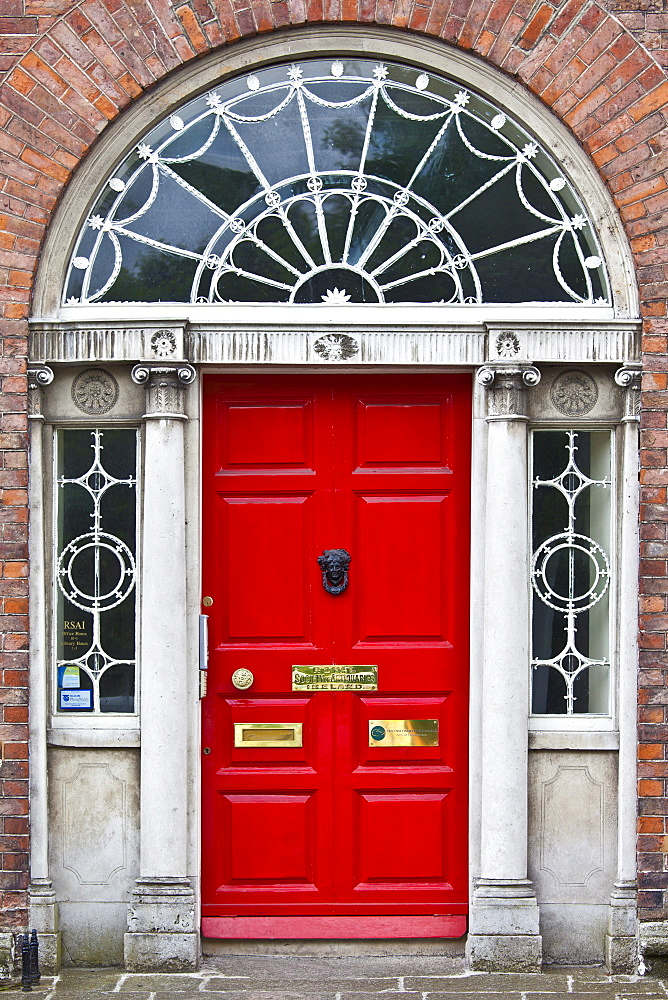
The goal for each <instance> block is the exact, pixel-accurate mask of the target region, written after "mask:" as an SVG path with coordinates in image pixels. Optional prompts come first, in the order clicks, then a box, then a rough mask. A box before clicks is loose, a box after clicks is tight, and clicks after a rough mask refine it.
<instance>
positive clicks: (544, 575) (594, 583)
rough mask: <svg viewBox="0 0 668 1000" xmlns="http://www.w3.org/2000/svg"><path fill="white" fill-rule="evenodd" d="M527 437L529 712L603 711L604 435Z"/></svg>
mask: <svg viewBox="0 0 668 1000" xmlns="http://www.w3.org/2000/svg"><path fill="white" fill-rule="evenodd" d="M532 440H533V448H532V512H531V513H532V517H531V526H532V532H531V534H532V547H533V559H532V567H531V582H532V587H533V614H532V712H533V713H534V714H538V715H574V714H589V715H607V714H609V713H610V639H609V633H610V609H609V603H610V575H611V571H610V559H609V556H608V553H609V552H610V524H611V463H610V459H611V439H610V434H609V432H607V431H572V430H570V431H552V430H550V431H534V433H533V436H532Z"/></svg>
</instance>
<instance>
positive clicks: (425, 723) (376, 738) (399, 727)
mask: <svg viewBox="0 0 668 1000" xmlns="http://www.w3.org/2000/svg"><path fill="white" fill-rule="evenodd" d="M369 746H370V747H437V746H438V719H370V720H369Z"/></svg>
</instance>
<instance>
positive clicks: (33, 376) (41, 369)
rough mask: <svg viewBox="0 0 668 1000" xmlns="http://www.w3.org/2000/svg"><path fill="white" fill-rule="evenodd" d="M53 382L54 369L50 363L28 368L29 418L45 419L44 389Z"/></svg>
mask: <svg viewBox="0 0 668 1000" xmlns="http://www.w3.org/2000/svg"><path fill="white" fill-rule="evenodd" d="M52 382H53V369H51V368H49V367H48V365H31V366H30V367H29V368H28V419H29V420H43V419H44V417H43V415H42V390H43V388H44V386H46V385H51V383H52Z"/></svg>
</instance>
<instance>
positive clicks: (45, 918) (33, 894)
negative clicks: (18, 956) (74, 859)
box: [28, 878, 60, 975]
mask: <svg viewBox="0 0 668 1000" xmlns="http://www.w3.org/2000/svg"><path fill="white" fill-rule="evenodd" d="M28 905H29V907H30V918H29V920H30V929H31V930H32V928H33V927H34V929H35V930H36V931H37V939H38V942H39V967H40V971H42V972H44V973H46V974H47V975H54V974H55V973H56V972H58V970H59V969H60V926H59V917H58V903H57V902H56V894H55V892H54V891H53V885H52V884H51V880H50V879H46V878H37V879H33V881H32V882H31V883H30V886H29V889H28Z"/></svg>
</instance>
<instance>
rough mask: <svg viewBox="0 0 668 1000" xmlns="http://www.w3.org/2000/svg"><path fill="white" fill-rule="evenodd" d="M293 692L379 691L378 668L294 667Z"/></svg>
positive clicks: (354, 666)
mask: <svg viewBox="0 0 668 1000" xmlns="http://www.w3.org/2000/svg"><path fill="white" fill-rule="evenodd" d="M292 690H293V691H377V690H378V667H377V666H370V665H368V664H365V665H364V666H360V665H359V664H357V663H353V664H348V663H346V664H343V665H340V664H338V663H336V664H329V663H324V664H321V665H312V664H311V665H308V666H304V665H303V664H301V663H297V664H294V665H293V667H292Z"/></svg>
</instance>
